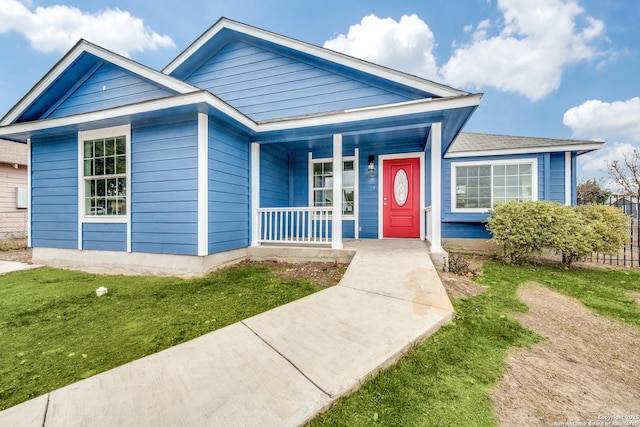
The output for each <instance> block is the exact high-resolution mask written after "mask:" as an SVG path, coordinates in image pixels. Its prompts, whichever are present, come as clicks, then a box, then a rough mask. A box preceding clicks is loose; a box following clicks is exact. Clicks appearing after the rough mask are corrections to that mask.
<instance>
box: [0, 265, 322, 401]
mask: <svg viewBox="0 0 640 427" xmlns="http://www.w3.org/2000/svg"><path fill="white" fill-rule="evenodd" d="M100 286H105V287H107V288H108V290H109V292H108V293H107V294H106V295H104V296H102V297H99V298H98V297H97V296H96V294H95V290H96V289H97V288H98V287H100ZM317 290H319V288H318V287H317V286H316V285H314V284H313V283H311V282H310V281H299V280H298V281H285V280H282V279H280V278H278V277H276V276H274V275H273V274H272V273H271V272H270V271H269V269H267V268H266V267H260V266H252V265H247V266H241V267H238V268H233V269H229V270H225V271H222V272H218V273H214V274H212V275H210V276H208V277H206V278H202V279H193V280H183V279H176V278H162V277H123V276H99V275H91V274H83V273H76V272H69V271H63V270H55V269H39V270H31V271H23V272H16V273H11V274H7V275H3V276H0V410H2V409H5V408H8V407H10V406H13V405H16V404H18V403H20V402H23V401H25V400H28V399H30V398H33V397H36V396H39V395H41V394H43V393H46V392H48V391H51V390H54V389H56V388H59V387H62V386H64V385H67V384H70V383H73V382H75V381H78V380H80V379H83V378H86V377H89V376H91V375H95V374H97V373H98V372H102V371H106V370H108V369H111V368H114V367H116V366H119V365H122V364H124V363H127V362H129V361H132V360H135V359H138V358H140V357H143V356H145V355H148V354H151V353H155V352H158V351H160V350H163V349H165V348H168V347H171V346H173V345H176V344H178V343H181V342H184V341H187V340H189V339H192V338H195V337H198V336H200V335H202V334H205V333H207V332H210V331H213V330H216V329H219V328H222V327H224V326H227V325H229V324H232V323H235V322H237V321H239V320H242V319H245V318H247V317H250V316H252V315H255V314H257V313H260V312H263V311H266V310H269V309H271V308H274V307H277V306H279V305H282V304H284V303H287V302H289V301H293V300H295V299H298V298H301V297H303V296H305V295H309V294H311V293H313V292H315V291H317Z"/></svg>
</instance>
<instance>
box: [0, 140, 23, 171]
mask: <svg viewBox="0 0 640 427" xmlns="http://www.w3.org/2000/svg"><path fill="white" fill-rule="evenodd" d="M27 155H28V152H27V144H22V143H19V142H11V141H5V140H3V139H0V163H10V164H17V165H26V164H27Z"/></svg>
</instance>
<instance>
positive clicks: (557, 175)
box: [548, 153, 564, 203]
mask: <svg viewBox="0 0 640 427" xmlns="http://www.w3.org/2000/svg"><path fill="white" fill-rule="evenodd" d="M549 179H550V182H549V190H550V193H551V194H549V197H548V200H552V201H554V202H560V203H564V153H550V171H549Z"/></svg>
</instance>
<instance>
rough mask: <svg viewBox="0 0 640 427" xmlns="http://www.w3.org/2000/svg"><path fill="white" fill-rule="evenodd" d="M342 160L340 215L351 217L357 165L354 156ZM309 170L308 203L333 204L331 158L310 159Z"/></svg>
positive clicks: (354, 197) (355, 198)
mask: <svg viewBox="0 0 640 427" xmlns="http://www.w3.org/2000/svg"><path fill="white" fill-rule="evenodd" d="M342 162H343V163H342V215H343V217H347V218H353V217H354V215H355V209H356V205H355V203H356V200H357V197H356V191H357V189H356V181H357V177H356V174H357V170H358V165H357V164H356V158H355V156H351V157H343V159H342ZM309 171H310V172H309V175H310V177H309V178H310V179H309V205H310V206H321V207H325V206H333V200H334V197H333V159H330V158H329V159H327V158H325V159H311V160H310V166H309Z"/></svg>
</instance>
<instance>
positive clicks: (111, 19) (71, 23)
mask: <svg viewBox="0 0 640 427" xmlns="http://www.w3.org/2000/svg"><path fill="white" fill-rule="evenodd" d="M25 3H26V4H25ZM30 5H31V1H27V2H19V1H17V0H0V34H1V33H7V32H11V31H14V32H17V33H19V34H21V35H23V36H24V37H25V38H27V39H28V40H29V42H30V44H31V46H32V47H33V48H34V49H36V50H38V51H40V52H45V53H49V52H65V51H66V50H68V49H69V48H70V47H71V46H73V45H74V44H75V43H76V42H77V41H78V40H79V39H81V38H83V39H85V40H88V41H90V42H92V43H95V44H98V45H100V46H103V47H105V48H107V49H110V50H113V51H115V52H117V53H120V54H122V55H125V56H129V55H130V54H131V53H132V52H142V51H144V50H148V49H151V50H154V49H158V48H163V47H173V46H174V43H173V40H171V38H170V37H169V36H166V35H160V34H158V33H156V32H155V31H153V30H152V29H150V28H149V27H147V26H145V25H144V21H143V20H142V19H140V18H136V17H134V16H131V14H130V13H129V12H126V11H122V10H120V9H117V8H116V9H104V10H101V11H99V12H97V13H87V12H83V11H81V10H80V9H78V8H76V7H71V6H63V5H54V6H49V7H36V9H35V11H32V10H31V8H30V7H29V6H30Z"/></svg>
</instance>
